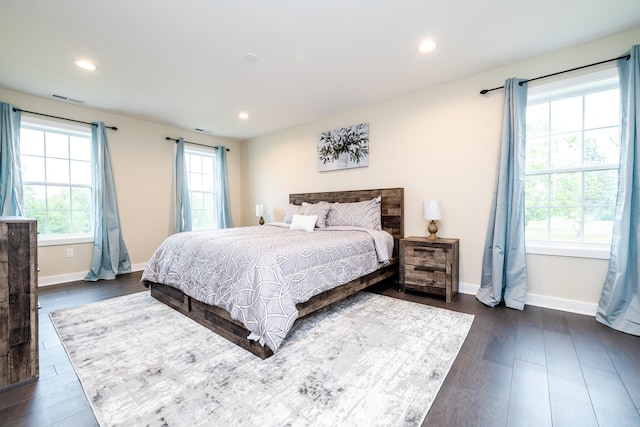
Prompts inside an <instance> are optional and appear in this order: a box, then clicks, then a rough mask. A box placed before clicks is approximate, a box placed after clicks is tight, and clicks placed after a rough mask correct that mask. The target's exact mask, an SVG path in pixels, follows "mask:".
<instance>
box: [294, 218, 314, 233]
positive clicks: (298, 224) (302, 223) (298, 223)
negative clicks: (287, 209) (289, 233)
mask: <svg viewBox="0 0 640 427" xmlns="http://www.w3.org/2000/svg"><path fill="white" fill-rule="evenodd" d="M317 219H318V215H294V216H293V218H292V219H291V225H290V226H289V230H301V231H313V228H314V227H315V225H316V220H317Z"/></svg>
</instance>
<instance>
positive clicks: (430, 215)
mask: <svg viewBox="0 0 640 427" xmlns="http://www.w3.org/2000/svg"><path fill="white" fill-rule="evenodd" d="M441 218H442V202H441V201H440V200H427V201H426V202H424V219H425V220H427V221H430V220H432V219H441Z"/></svg>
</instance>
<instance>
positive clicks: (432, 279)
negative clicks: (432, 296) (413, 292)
mask: <svg viewBox="0 0 640 427" xmlns="http://www.w3.org/2000/svg"><path fill="white" fill-rule="evenodd" d="M404 285H405V286H407V285H418V286H420V285H422V286H435V287H438V288H444V287H446V285H447V271H446V270H445V269H443V268H433V267H425V266H422V265H405V269H404Z"/></svg>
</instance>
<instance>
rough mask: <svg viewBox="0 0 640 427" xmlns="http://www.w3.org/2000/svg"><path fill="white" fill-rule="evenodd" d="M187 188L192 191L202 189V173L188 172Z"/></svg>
mask: <svg viewBox="0 0 640 427" xmlns="http://www.w3.org/2000/svg"><path fill="white" fill-rule="evenodd" d="M189 189H190V190H193V191H202V174H199V173H190V174H189Z"/></svg>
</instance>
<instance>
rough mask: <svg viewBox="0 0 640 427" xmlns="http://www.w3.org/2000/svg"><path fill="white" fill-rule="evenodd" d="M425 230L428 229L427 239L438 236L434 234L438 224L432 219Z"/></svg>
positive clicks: (433, 238) (434, 238)
mask: <svg viewBox="0 0 640 427" xmlns="http://www.w3.org/2000/svg"><path fill="white" fill-rule="evenodd" d="M427 230H428V231H429V235H428V236H427V240H438V239H439V237H438V236H436V233H437V232H438V224H436V220H435V219H432V220H431V221H429V226H428V227H427Z"/></svg>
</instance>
